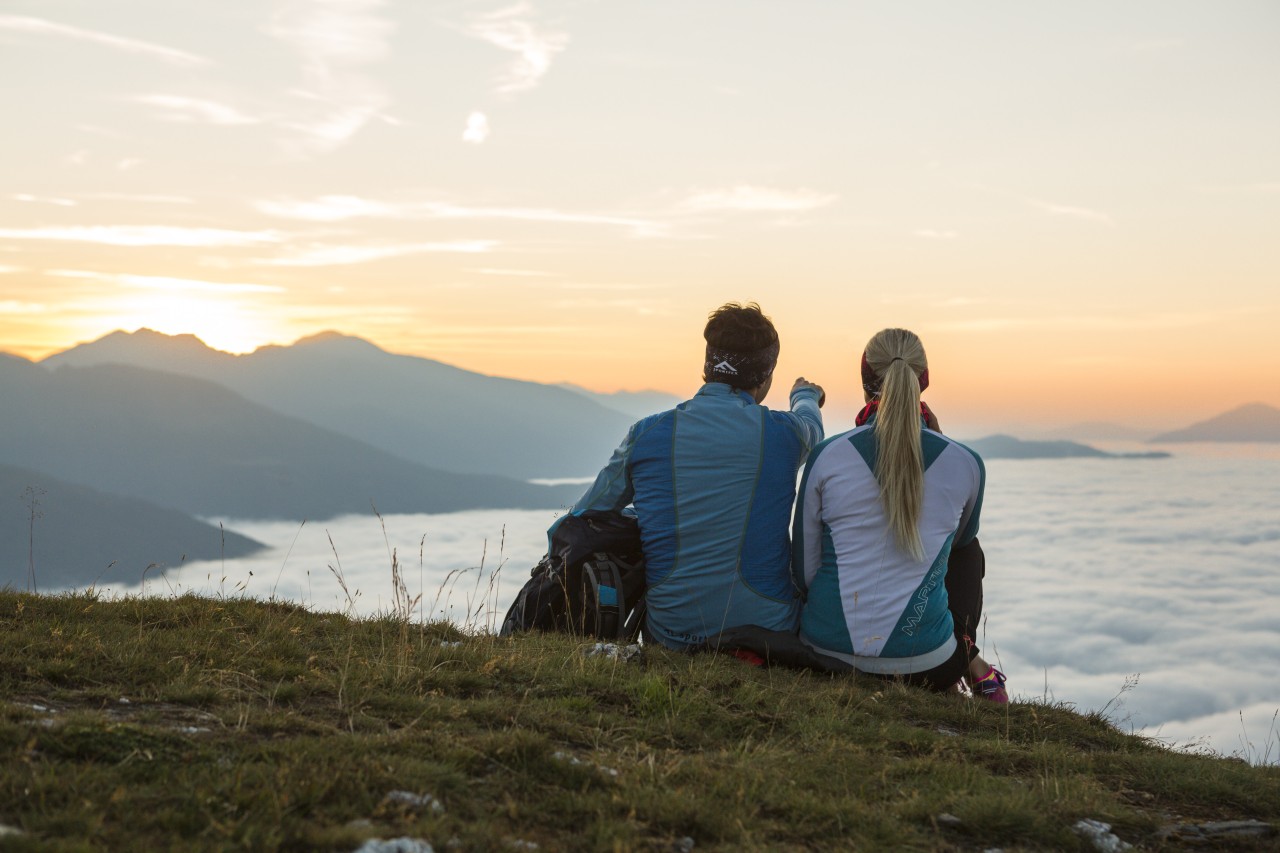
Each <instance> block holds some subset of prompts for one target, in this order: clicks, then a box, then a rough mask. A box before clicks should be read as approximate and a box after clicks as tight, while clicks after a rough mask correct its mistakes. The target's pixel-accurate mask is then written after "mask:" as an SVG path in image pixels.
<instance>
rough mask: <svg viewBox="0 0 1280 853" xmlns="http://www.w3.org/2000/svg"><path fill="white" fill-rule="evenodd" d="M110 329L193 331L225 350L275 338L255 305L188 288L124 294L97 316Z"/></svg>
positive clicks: (240, 350)
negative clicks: (208, 294) (195, 291)
mask: <svg viewBox="0 0 1280 853" xmlns="http://www.w3.org/2000/svg"><path fill="white" fill-rule="evenodd" d="M96 320H97V322H98V323H101V324H102V325H104V326H105V327H107V328H108V329H109V330H114V329H130V330H131V329H140V328H147V329H154V330H155V331H157V332H162V333H164V334H166V335H185V334H191V335H195V336H196V337H197V338H199V339H200V340H202V341H204V342H205V343H206V344H208V345H209V346H210V347H213V348H214V349H217V350H222V351H224V352H232V353H244V352H252V351H253V350H255V349H257V348H258V347H259V346H262V345H263V344H266V343H269V342H271V341H272V340H275V339H276V336H274V335H273V331H274V330H273V329H272V327H271V324H270V323H269V322H268V321H267V320H266V319H265V318H264V317H263V315H262V313H261V312H260V310H259V309H258V307H257V306H254V305H250V304H248V303H246V302H245V301H242V300H239V299H234V298H226V297H214V296H207V295H200V294H195V293H189V292H185V293H184V292H162V293H145V294H136V295H129V296H123V297H121V298H119V299H118V300H115V301H114V304H113V305H112V306H111V308H110V309H108V310H107V311H105V312H104V313H103V314H102V315H100V316H99V317H98V318H96Z"/></svg>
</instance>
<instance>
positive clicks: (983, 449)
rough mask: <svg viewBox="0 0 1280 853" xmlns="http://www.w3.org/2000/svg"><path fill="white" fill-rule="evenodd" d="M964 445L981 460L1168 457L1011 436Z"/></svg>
mask: <svg viewBox="0 0 1280 853" xmlns="http://www.w3.org/2000/svg"><path fill="white" fill-rule="evenodd" d="M963 443H964V445H965V446H966V447H970V448H972V449H973V450H975V451H977V453H978V455H979V456H981V457H982V458H983V459H1075V458H1091V459H1162V458H1166V457H1168V456H1169V454H1168V453H1164V452H1163V451H1152V452H1149V453H1109V452H1107V451H1105V450H1099V449H1097V448H1096V447H1090V446H1089V445H1087V444H1080V443H1078V442H1075V441H1022V440H1021V439H1017V438H1014V437H1013V436H1011V435H989V436H987V437H985V438H977V439H973V440H972V441H969V440H965V441H964V442H963Z"/></svg>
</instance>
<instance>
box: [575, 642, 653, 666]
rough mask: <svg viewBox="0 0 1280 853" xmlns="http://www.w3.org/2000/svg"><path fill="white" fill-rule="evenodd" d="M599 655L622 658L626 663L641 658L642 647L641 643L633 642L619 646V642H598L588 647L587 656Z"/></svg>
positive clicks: (616, 658) (614, 658) (615, 658)
mask: <svg viewBox="0 0 1280 853" xmlns="http://www.w3.org/2000/svg"><path fill="white" fill-rule="evenodd" d="M597 655H604V656H605V657H607V658H612V659H613V660H620V661H623V662H624V663H625V662H626V661H629V660H634V659H636V658H639V657H640V655H641V649H640V644H639V643H632V644H631V645H629V646H619V645H618V644H617V643H596V644H595V645H594V646H592V647H591V648H589V649H587V657H589V658H590V657H596V656H597Z"/></svg>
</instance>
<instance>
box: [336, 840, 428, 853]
mask: <svg viewBox="0 0 1280 853" xmlns="http://www.w3.org/2000/svg"><path fill="white" fill-rule="evenodd" d="M355 853H435V848H433V847H432V846H431V845H430V844H428V843H427V842H425V841H423V840H422V839H421V838H392V839H389V840H386V841H384V840H383V839H381V838H370V839H369V840H368V841H366V842H365V843H364V844H361V845H360V846H359V847H358V848H356V851H355Z"/></svg>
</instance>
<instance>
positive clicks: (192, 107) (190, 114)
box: [130, 95, 260, 126]
mask: <svg viewBox="0 0 1280 853" xmlns="http://www.w3.org/2000/svg"><path fill="white" fill-rule="evenodd" d="M130 100H132V101H133V102H135V103H139V104H145V105H147V106H151V107H156V108H157V109H158V110H159V112H158V113H157V114H156V118H159V119H160V120H161V121H174V122H198V123H201V124H215V125H226V126H230V125H243V124H258V123H259V121H260V119H256V118H254V117H253V116H249V115H245V114H244V113H242V112H240V111H239V110H237V109H236V108H235V107H231V106H228V105H226V104H220V103H218V102H217V101H208V100H204V99H202V98H184V97H181V96H179V95H136V96H134V97H133V98H131V99H130Z"/></svg>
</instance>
